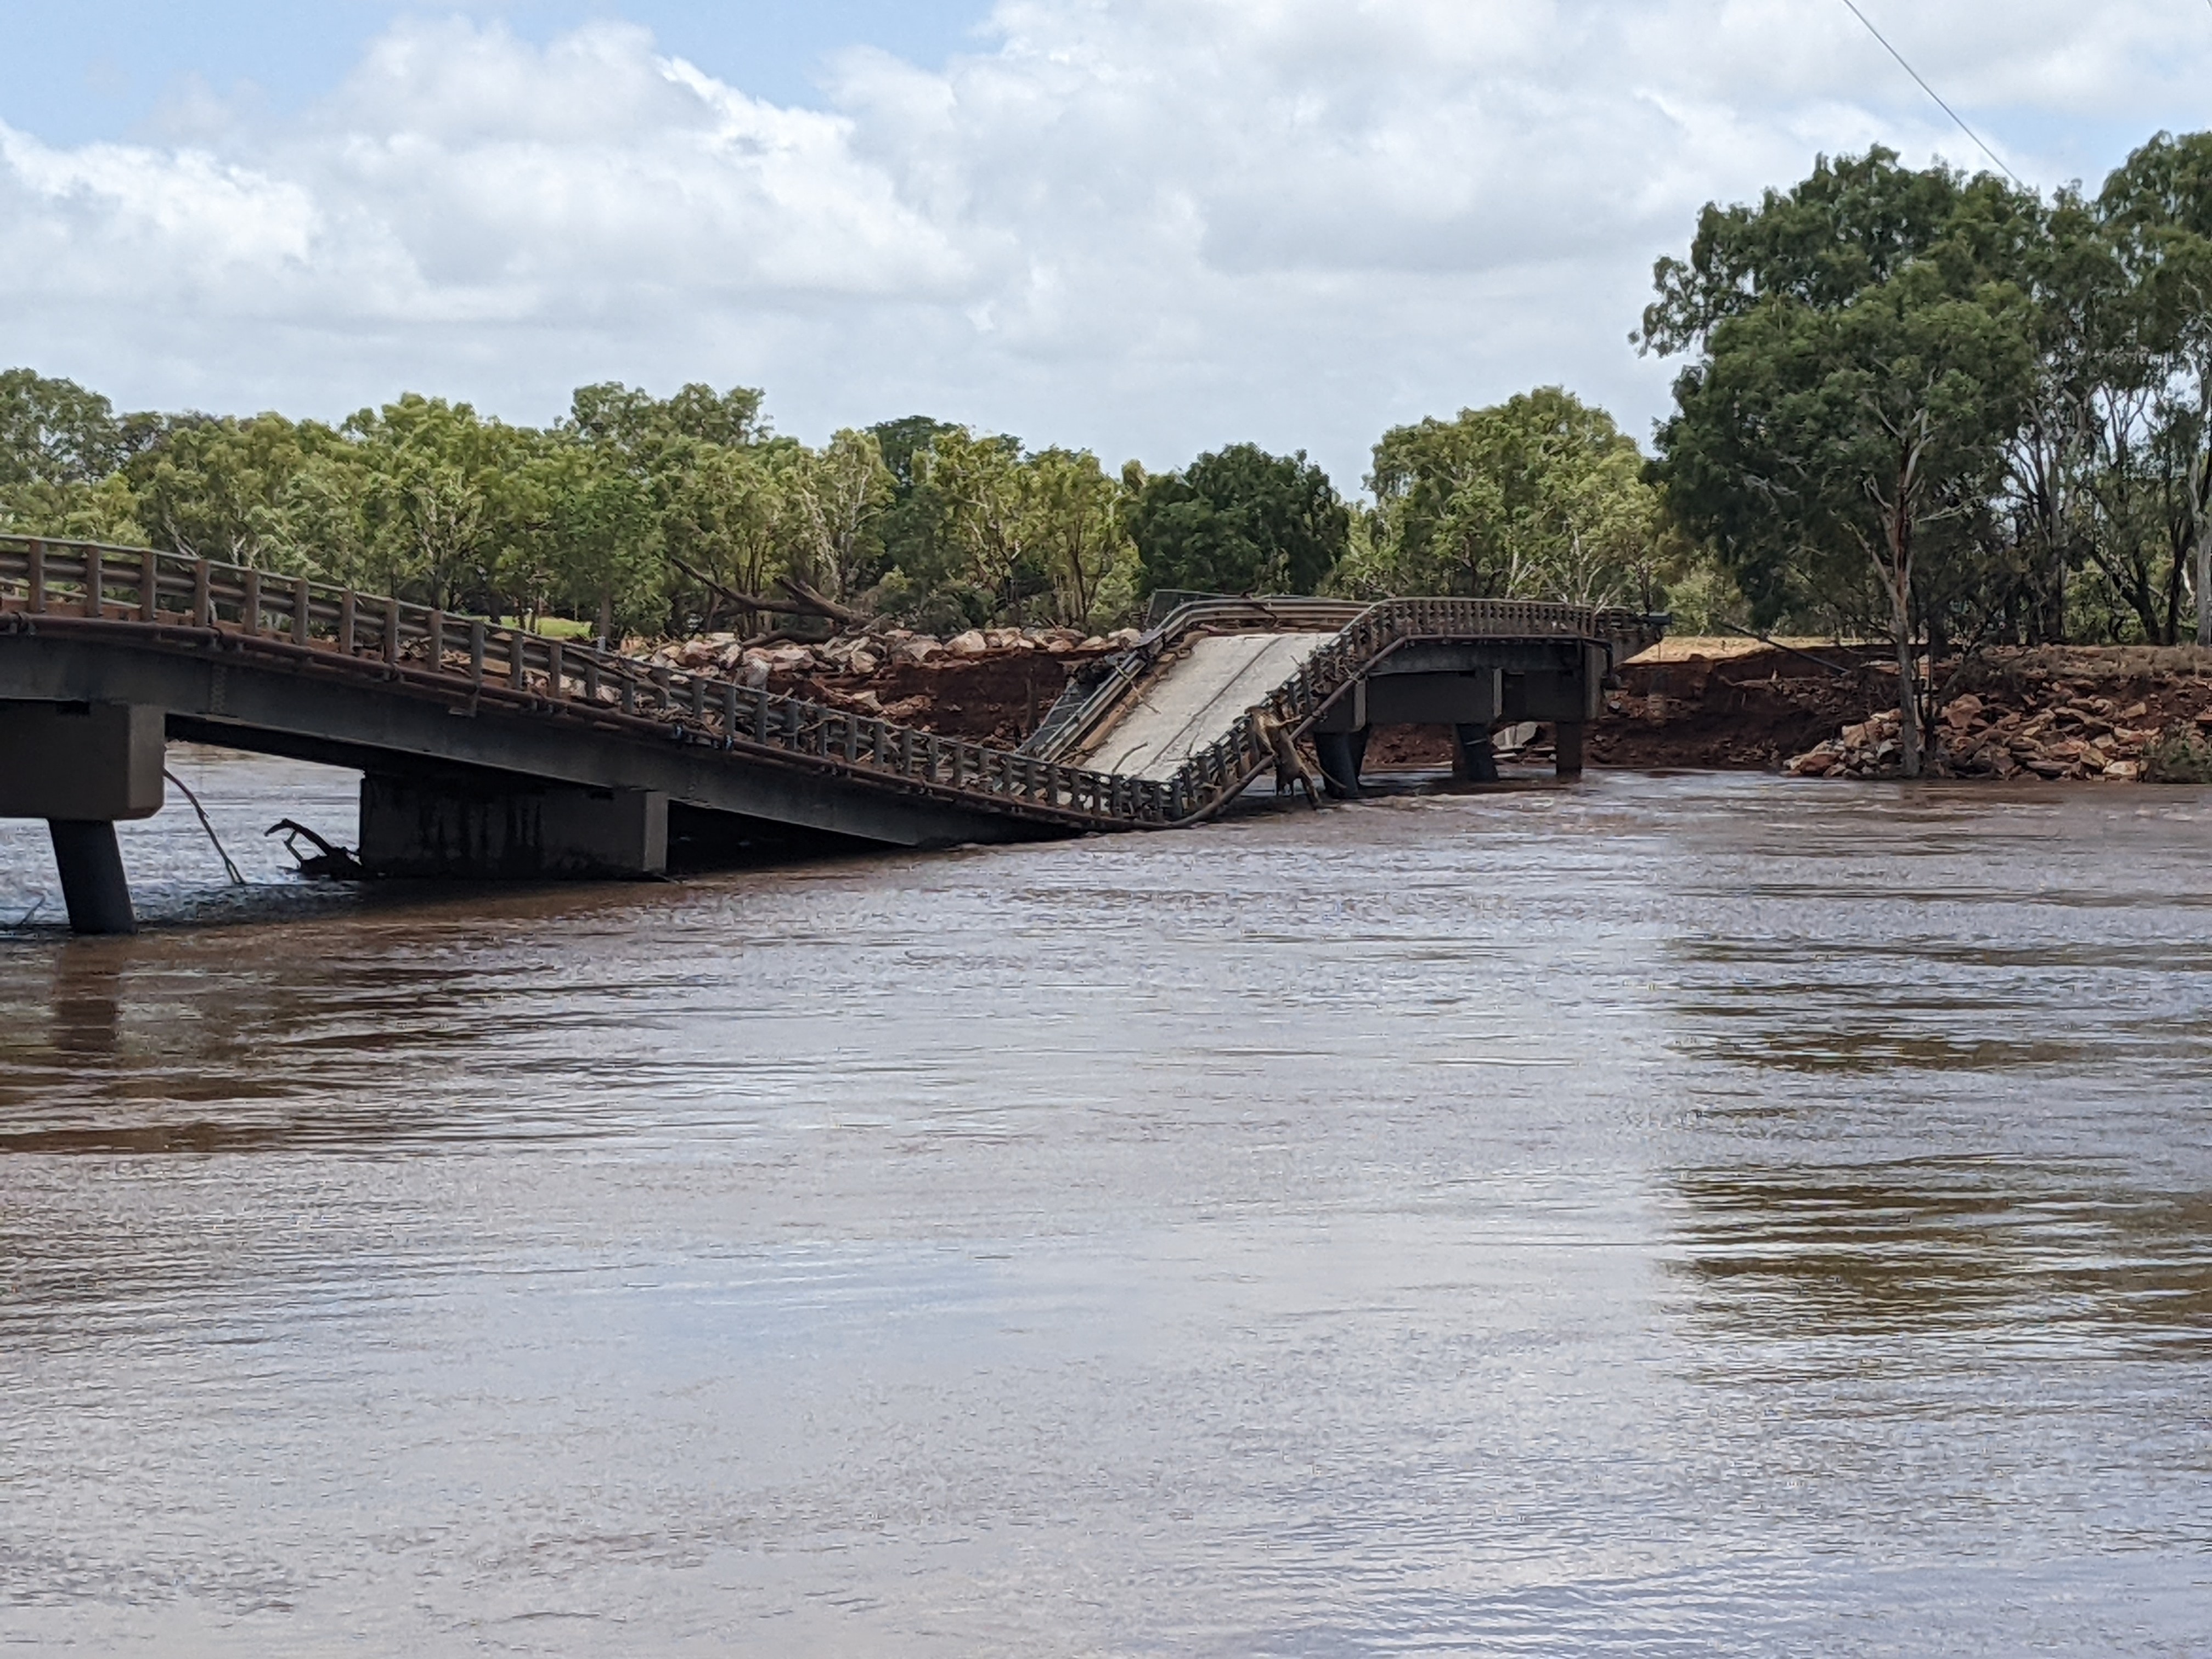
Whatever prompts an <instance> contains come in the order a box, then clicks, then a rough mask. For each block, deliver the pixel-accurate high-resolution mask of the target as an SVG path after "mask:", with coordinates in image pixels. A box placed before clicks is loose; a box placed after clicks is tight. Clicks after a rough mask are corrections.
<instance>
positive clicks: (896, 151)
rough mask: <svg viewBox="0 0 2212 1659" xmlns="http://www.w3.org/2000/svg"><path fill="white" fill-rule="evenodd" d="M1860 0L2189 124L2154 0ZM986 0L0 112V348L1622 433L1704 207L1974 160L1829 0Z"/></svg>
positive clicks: (941, 400) (2050, 108)
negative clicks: (819, 51) (309, 86)
mask: <svg viewBox="0 0 2212 1659" xmlns="http://www.w3.org/2000/svg"><path fill="white" fill-rule="evenodd" d="M1868 4H1869V10H1870V11H1871V13H1872V14H1873V15H1875V17H1876V19H1877V21H1881V23H1882V24H1883V26H1884V27H1886V28H1887V30H1888V31H1889V33H1890V36H1891V38H1892V39H1893V40H1895V41H1896V42H1897V43H1898V44H1899V46H1900V48H1902V49H1904V50H1905V51H1906V52H1907V53H1908V55H1910V56H1911V57H1912V58H1914V60H1915V62H1916V63H1917V64H1918V66H1919V67H1920V68H1921V69H1922V70H1923V72H1924V73H1926V74H1928V75H1929V77H1930V78H1931V80H1933V81H1935V82H1936V84H1937V85H1938V87H1939V88H1943V89H1945V90H1946V91H1947V93H1948V94H1949V95H1951V96H1953V97H1954V101H1956V102H1959V103H1960V104H1961V105H1963V106H1967V107H1969V108H1971V109H1973V110H1976V111H1977V112H1981V113H1980V114H1978V118H1981V119H1984V120H1987V121H1989V122H1990V124H1992V125H1995V126H1996V127H1997V128H1998V129H1999V131H2010V132H2019V133H2023V134H2027V135H2030V136H2029V137H2027V140H2026V142H2027V143H2030V144H2034V143H2045V144H2050V145H2051V147H2052V154H2051V155H2048V156H2038V155H2033V154H2027V153H2021V154H2014V155H2010V156H2009V157H2008V159H2010V160H2012V161H2013V164H2014V165H2015V167H2018V168H2019V169H2020V170H2021V172H2022V173H2026V174H2027V175H2028V176H2031V177H2039V178H2043V179H2046V180H2048V181H2051V182H2056V181H2057V179H2059V178H2061V177H2062V176H2065V175H2066V174H2067V173H2069V172H2070V173H2081V172H2083V171H2085V170H2086V171H2089V172H2091V173H2094V172H2095V171H2096V170H2097V169H2099V168H2100V167H2104V166H2108V165H2110V164H2111V163H2112V162H2113V161H2117V160H2118V159H2119V157H2118V153H2117V152H2115V153H2112V154H2109V155H2106V154H2102V153H2097V152H2094V151H2093V145H2092V146H2091V149H2092V152H2093V153H2090V154H2088V155H2086V157H2085V156H2084V155H2082V154H2081V153H2080V150H2079V149H2078V148H2069V145H2068V143H2066V142H2065V134H2066V131H2067V125H2068V124H2069V123H2071V124H2075V125H2076V126H2077V127H2079V128H2080V130H2081V131H2085V132H2093V133H2095V134H2097V135H2099V137H2098V139H2097V142H2108V141H2107V140H2106V139H2104V138H2103V137H2102V135H2104V134H2105V133H2106V131H2124V133H2125V137H2124V139H2123V140H2121V141H2120V142H2121V144H2122V146H2123V147H2124V143H2126V142H2131V141H2133V140H2136V139H2139V138H2141V137H2143V136H2146V135H2147V134H2148V131H2151V130H2152V129H2153V128H2154V127H2155V126H2156V125H2160V122H2161V118H2163V120H2164V121H2165V122H2166V123H2168V124H2172V123H2174V122H2176V121H2178V120H2182V119H2185V118H2186V116H2185V112H2186V111H2187V110H2188V108H2189V106H2190V97H2191V94H2190V88H2191V85H2192V84H2194V83H2198V82H2201V81H2202V79H2203V73H2204V70H2205V69H2206V68H2207V63H2206V59H2207V58H2208V57H2212V51H2208V50H2207V48H2208V47H2212V15H2207V16H2204V17H2203V18H2199V17H2198V16H2197V15H2196V14H2195V12H2194V10H2192V9H2185V7H2184V6H2182V5H2181V4H2180V3H2179V0H2119V3H2115V4H2108V5H2106V6H2104V7H2100V8H2097V9H2093V10H2092V9H2085V8H2081V7H2079V6H2078V5H2077V6H2062V5H2059V4H2056V3H2043V0H2015V3H2011V4H2008V5H2005V6H2003V7H2002V8H2000V7H1999V6H1997V5H1996V4H1994V3H1988V0H1976V3H1971V4H1961V5H1959V6H1955V7H1952V8H1948V9H1939V10H1937V11H1928V10H1924V9H1923V10H1922V11H1920V12H1917V13H1914V12H1909V11H1907V9H1905V8H1904V7H1903V6H1902V5H1900V4H1898V3H1896V0H1881V3H1874V0H1868ZM1890 14H1895V15H1890ZM993 30H994V33H993V34H992V36H991V39H992V41H993V43H994V49H992V50H989V51H986V52H976V53H973V54H970V55H969V56H965V57H962V58H955V59H953V60H952V61H951V63H950V64H947V65H946V66H945V68H944V69H943V70H935V71H925V70H921V69H917V68H915V67H914V66H913V65H911V64H905V63H902V62H900V61H898V60H896V59H894V58H889V57H887V56H885V55H884V54H882V53H880V52H872V51H867V50H858V51H855V52H851V53H849V54H848V55H847V56H846V57H845V58H843V59H842V61H841V63H840V64H839V65H838V67H837V70H836V75H835V77H834V79H833V81H832V82H831V84H830V85H829V88H828V89H827V90H828V94H829V98H828V103H829V108H828V110H827V111H826V112H825V111H817V110H805V109H792V108H782V107H778V106H774V105H771V104H768V103H764V102H762V101H760V100H757V99H754V98H750V97H749V96H747V95H746V94H744V92H742V91H741V90H738V89H737V88H732V87H730V86H727V85H725V84H723V83H721V82H718V81H716V80H714V78H712V77H711V76H708V75H706V74H704V73H702V71H701V70H698V69H697V68H696V67H694V66H692V65H690V64H684V63H682V62H680V61H674V60H671V59H668V58H664V57H662V56H660V55H659V53H658V52H656V49H655V47H654V45H653V41H652V40H651V39H650V37H649V36H648V35H647V34H646V33H644V32H643V31H641V30H639V29H635V28H631V27H623V26H599V27H590V28H586V29H582V30H580V31H578V32H576V33H571V34H569V35H567V36H565V37H563V38H562V39H560V40H556V41H554V42H553V43H551V44H550V46H544V47H537V46H531V45H528V44H526V43H525V42H522V41H520V40H516V39H515V38H513V36H512V35H510V34H509V33H507V32H505V31H504V30H502V29H500V28H498V27H479V26H476V25H472V24H470V23H467V22H463V21H449V22H443V23H423V22H414V23H408V24H404V25H402V26H399V27H395V28H394V29H392V31H391V32H389V33H386V35H385V36H383V37H382V38H381V39H380V40H378V41H376V42H375V43H374V45H373V46H372V47H371V48H370V50H369V51H368V53H367V54H366V55H365V57H364V58H363V59H362V61H361V63H360V64H358V65H356V69H355V70H354V71H353V73H352V74H351V76H349V78H348V80H347V81H346V82H345V83H344V84H343V85H342V86H341V87H339V88H337V90H336V91H334V92H332V93H331V94H329V95H328V96H326V97H325V98H324V99H322V100H320V101H319V103H317V104H316V105H314V106H312V107H311V108H310V109H309V110H308V111H307V112H306V113H305V114H303V115H301V116H299V117H297V118H287V119H284V120H282V121H272V120H270V119H269V118H264V117H262V116H258V115H256V114H254V113H252V112H249V111H246V110H237V111H234V112H232V115H231V118H230V119H228V121H226V120H223V119H222V118H218V116H219V113H220V112H216V114H210V112H208V111H206V110H201V111H200V113H199V118H198V121H197V125H196V126H195V129H194V130H195V131H197V132H199V133H201V134H203V135H205V136H204V137H201V138H200V139H199V140H198V141H197V142H196V143H171V144H168V145H166V146H164V145H159V144H153V143H142V144H137V145H122V144H94V145H88V146H84V147H82V148H76V149H57V148H54V147H52V146H49V145H46V144H43V143H40V142H38V141H37V140H36V139H35V138H33V137H30V136H29V135H27V134H23V133H20V132H15V131H10V130H8V129H6V128H4V127H0V235H4V237H5V243H6V246H7V247H8V249H9V257H8V258H6V259H5V260H0V357H4V358H6V359H8V360H9V361H21V362H33V363H35V364H38V365H40V366H41V367H42V368H46V369H48V370H49V371H50V372H60V373H68V374H75V375H76V376H77V377H78V378H81V379H83V380H88V381H89V382H91V383H93V384H95V385H98V386H101V387H102V388H103V389H106V390H108V391H109V392H112V394H113V395H115V396H116V397H117V398H118V399H119V400H120V401H123V402H125V403H128V404H180V403H190V404H198V405H200V406H203V407H213V408H222V409H236V408H247V407H255V406H264V405H269V406H277V407H283V408H287V409H290V410H297V411H301V412H318V413H336V412H341V411H343V410H345V409H347V408H349V407H351V406H353V405H355V404H359V403H362V402H364V401H369V400H373V399H378V398H385V397H388V396H390V395H392V393H394V392H397V391H398V390H399V389H401V388H402V387H414V388H418V389H423V390H431V391H439V392H449V393H453V394H455V395H461V396H467V397H471V398H475V399H477V401H478V402H479V403H481V404H487V405H489V406H490V407H492V408H495V409H497V410H501V412H504V413H507V414H510V415H512V416H516V417H518V418H529V419H542V418H544V417H546V416H550V414H552V413H554V412H556V410H558V409H559V408H560V407H562V404H564V403H565V400H566V394H567V391H568V388H569V387H570V386H573V385H574V384H576V383H578V382H580V381H582V380H592V379H599V378H609V377H619V378H623V379H625V380H632V381H643V382H646V383H648V384H652V385H654V386H661V387H666V386H671V385H672V384H673V383H675V382H676V381H678V380H687V379H707V380H715V381H717V382H720V383H722V384H728V383H731V382H735V381H744V382H748V383H754V384H761V385H765V386H767V387H768V388H769V394H770V406H771V409H772V410H775V412H776V413H777V414H778V415H779V416H780V417H781V420H782V422H783V423H784V424H785V425H787V427H788V428H792V429H794V430H797V431H799V432H801V433H803V434H805V435H820V434H822V433H823V432H824V431H826V430H827V429H828V428H829V427H831V426H833V425H835V424H838V423H841V422H860V421H866V420H872V419H878V418H883V417H884V416H892V415H897V414H904V413H908V412H913V411H915V410H927V411H930V412H934V413H940V414H944V415H947V416H952V417H954V418H959V419H964V420H970V421H974V422H979V423H981V424H986V425H990V426H994V427H1000V428H1008V429H1012V430H1015V431H1018V432H1020V433H1022V434H1023V435H1024V436H1026V437H1028V438H1030V439H1031V440H1032V441H1048V440H1049V441H1066V442H1075V443H1081V444H1087V445H1090V446H1092V447H1097V448H1098V449H1099V450H1101V451H1102V452H1103V453H1105V454H1106V455H1107V457H1108V458H1109V460H1111V459H1119V458H1120V457H1121V456H1122V455H1123V454H1127V453H1139V454H1141V455H1142V456H1144V458H1145V459H1146V460H1147V461H1149V462H1152V463H1153V464H1156V465H1157V464H1172V463H1174V462H1176V461H1178V460H1180V459H1185V458H1187V457H1188V455H1189V454H1190V453H1193V452H1194V450H1196V449H1197V448H1199V447H1206V446H1211V445H1214V444H1218V443H1220V442H1224V441H1232V440H1235V439H1238V438H1243V437H1252V438H1256V439H1258V440H1259V441H1262V442H1265V443H1268V444H1270V445H1272V446H1274V447H1300V446H1303V447H1307V448H1310V449H1311V450H1312V451H1314V452H1315V453H1316V454H1317V455H1319V456H1320V457H1321V458H1322V459H1323V460H1324V461H1325V462H1326V463H1327V464H1328V465H1329V466H1330V467H1331V469H1332V470H1333V471H1335V472H1336V473H1337V474H1338V476H1339V477H1340V481H1341V482H1343V483H1346V484H1350V483H1352V482H1353V481H1354V480H1355V479H1356V477H1357V476H1358V472H1359V471H1360V470H1361V467H1362V464H1363V462H1364V451H1365V447H1366V446H1367V444H1368V443H1370V441H1372V439H1373V438H1374V436H1375V435H1376V434H1377V433H1378V432H1379V431H1380V429H1381V428H1383V426H1384V425H1385V424H1388V423H1389V422H1394V421H1397V420H1403V419H1407V418H1410V417H1412V416H1417V415H1419V414H1421V413H1424V412H1448V411H1449V410H1451V409H1454V408H1455V407H1457V406H1459V405H1461V404H1466V403H1471V402H1481V401H1486V400H1489V399H1492V398H1497V397H1500V396H1503V395H1504V394H1505V393H1507V392H1510V391H1513V390H1516V389H1518V388H1520V387H1522V386H1528V385H1530V384H1534V383H1536V382H1538V381H1542V380H1560V381H1565V382H1566V383H1567V384H1569V385H1571V386H1576V387H1577V388H1578V389H1580V390H1583V392H1586V393H1588V394H1589V395H1593V396H1595V397H1599V398H1603V399H1605V400H1607V401H1608V402H1610V403H1611V404H1613V406H1614V407H1615V408H1616V409H1617V410H1619V412H1620V413H1621V414H1622V415H1623V416H1625V417H1626V418H1627V419H1628V420H1629V421H1630V422H1631V423H1632V425H1633V426H1640V425H1641V423H1642V422H1644V420H1645V419H1647V418H1648V417H1649V416H1650V415H1651V414H1653V413H1655V412H1656V410H1657V409H1658V407H1659V406H1660V404H1661V402H1662V399H1663V394H1664V386H1665V381H1666V378H1667V371H1666V369H1665V368H1664V367H1663V366H1662V365H1657V364H1654V363H1650V362H1638V360H1637V359H1636V358H1635V357H1634V356H1633V354H1632V352H1631V351H1630V350H1629V349H1628V348H1627V346H1626V343H1625V339H1626V334H1627V332H1628V331H1629V330H1630V329H1631V328H1632V326H1633V325H1634V323H1635V320H1636V317H1637V314H1638V309H1639V307H1640V306H1641V303H1642V301H1643V298H1644V290H1645V288H1646V286H1647V283H1648V280H1649V271H1650V263H1651V261H1652V259H1653V258H1655V257H1656V256H1657V255H1658V254H1660V253H1662V252H1668V251H1671V250H1673V249H1675V248H1676V247H1678V246H1680V243H1681V242H1682V241H1683V240H1684V239H1685V238H1686V235H1687V234H1688V229H1689V226H1690V223H1691V220H1692V216H1693V215H1694V213H1695V210H1696V209H1697V208H1698V206H1699V204H1701V203H1702V202H1704V201H1705V200H1706V199H1708V198H1710V197H1723V198H1734V197H1742V196H1745V195H1748V194H1750V193H1752V192H1754V191H1756V190H1757V189H1759V187H1760V186H1761V185H1765V184H1767V183H1784V182H1787V181H1789V180H1790V179H1795V178H1796V177H1798V176H1800V175H1802V173H1803V171H1804V169H1805V167H1806V165H1807V164H1808V161H1809V160H1810V157H1811V155H1812V154H1813V152H1814V150H1816V149H1830V150H1835V149H1855V148H1861V147H1863V146H1864V145H1865V144H1867V143H1871V142H1875V141H1886V142H1890V143H1897V144H1899V145H1900V146H1901V147H1902V148H1904V149H1905V150H1906V152H1907V153H1908V154H1909V155H1916V156H1920V155H1927V154H1929V153H1930V152H1931V150H1941V151H1942V153H1944V154H1946V155H1950V156H1952V157H1954V158H1956V157H1959V156H1962V155H1971V154H1972V150H1971V147H1970V146H1969V145H1968V144H1967V143H1966V140H1965V139H1964V138H1963V137H1961V136H1960V135H1959V134H1958V133H1957V132H1956V131H1955V130H1954V129H1950V128H1949V127H1948V124H1946V123H1945V122H1944V121H1943V118H1942V116H1941V115H1940V113H1939V112H1936V111H1935V110H1933V109H1932V107H1930V106H1928V104H1927V103H1926V100H1924V99H1923V97H1922V96H1921V94H1919V93H1918V92H1917V89H1915V88H1912V86H1911V83H1910V82H1907V81H1906V80H1905V78H1904V76H1903V74H1902V72H1901V71H1900V70H1898V69H1897V67H1896V66H1895V64H1893V63H1892V62H1891V61H1890V60H1889V59H1888V58H1887V56H1886V55H1885V54H1884V53H1883V52H1881V48H1880V47H1879V46H1876V45H1875V43H1874V42H1873V41H1872V40H1869V39H1868V38H1867V36H1866V35H1865V33H1864V32H1863V30H1862V29H1861V28H1860V26H1859V25H1858V23H1857V21H1855V20H1854V19H1852V18H1851V16H1850V13H1849V12H1848V11H1847V10H1846V9H1844V7H1843V6H1842V5H1841V4H1840V3H1833V4H1831V3H1828V0H1645V3H1640V4H1621V3H1600V0H1548V3H1546V0H1364V3H1346V0H1126V3H1085V0H1006V3H1004V4H1002V5H1001V6H1000V9H999V10H998V12H997V13H996V15H995V17H994V25H993ZM2161 112H2182V113H2179V114H2176V113H2165V114H2163V116H2162V113H2161ZM2054 134H2055V135H2057V141H2056V142H2054V137H2053V135H2054Z"/></svg>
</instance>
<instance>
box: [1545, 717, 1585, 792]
mask: <svg viewBox="0 0 2212 1659" xmlns="http://www.w3.org/2000/svg"><path fill="white" fill-rule="evenodd" d="M1552 756H1553V760H1552V770H1553V774H1554V775H1557V776H1559V777H1562V778H1578V777H1580V776H1582V775H1583V728H1582V724H1581V722H1580V721H1577V720H1561V721H1560V722H1559V724H1558V725H1557V726H1553V728H1552Z"/></svg>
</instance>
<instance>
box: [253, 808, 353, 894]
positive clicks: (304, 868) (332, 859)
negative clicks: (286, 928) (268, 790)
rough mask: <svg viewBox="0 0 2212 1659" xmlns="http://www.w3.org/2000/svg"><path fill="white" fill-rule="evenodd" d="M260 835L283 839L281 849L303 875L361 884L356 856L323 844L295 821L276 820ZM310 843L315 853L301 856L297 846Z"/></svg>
mask: <svg viewBox="0 0 2212 1659" xmlns="http://www.w3.org/2000/svg"><path fill="white" fill-rule="evenodd" d="M261 833H262V834H263V835H264V836H278V835H281V836H283V837H284V850H285V851H286V852H288V853H289V854H291V855H292V861H293V862H294V863H295V864H297V865H298V866H300V873H301V875H303V876H320V877H323V878H325V879H326V880H330V881H362V880H364V879H366V878H367V877H368V871H367V870H366V869H364V868H363V867H362V862H361V857H360V854H356V853H355V852H353V851H351V850H350V849H349V848H343V847H338V846H335V845H333V844H332V843H331V842H327V841H325V840H324V839H323V838H322V837H321V836H319V835H317V834H316V833H315V832H314V831H313V830H312V829H308V828H307V825H306V824H304V823H301V822H300V821H299V820H298V819H297V818H279V819H277V820H276V823H272V824H270V826H269V827H268V828H267V829H264V830H263V831H262V832H261ZM303 840H304V841H307V842H312V843H313V846H314V847H315V848H316V849H317V850H316V851H314V852H313V853H308V854H302V853H301V851H300V847H299V843H300V842H301V841H303Z"/></svg>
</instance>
